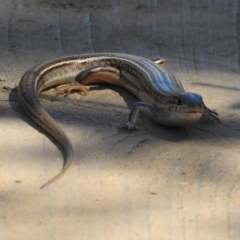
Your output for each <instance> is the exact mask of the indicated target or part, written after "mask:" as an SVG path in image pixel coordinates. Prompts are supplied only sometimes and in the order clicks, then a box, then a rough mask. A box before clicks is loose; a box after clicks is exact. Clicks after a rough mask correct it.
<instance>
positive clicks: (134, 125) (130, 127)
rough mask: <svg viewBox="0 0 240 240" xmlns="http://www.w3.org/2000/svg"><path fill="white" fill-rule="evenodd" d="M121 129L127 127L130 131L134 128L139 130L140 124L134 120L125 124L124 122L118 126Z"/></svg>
mask: <svg viewBox="0 0 240 240" xmlns="http://www.w3.org/2000/svg"><path fill="white" fill-rule="evenodd" d="M118 128H119V129H127V130H128V131H129V132H131V131H133V130H138V126H137V125H136V124H134V123H133V122H132V121H128V122H126V123H125V124H122V125H120V126H119V127H118Z"/></svg>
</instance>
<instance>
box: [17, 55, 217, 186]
mask: <svg viewBox="0 0 240 240" xmlns="http://www.w3.org/2000/svg"><path fill="white" fill-rule="evenodd" d="M163 63H164V60H163V59H153V60H149V59H146V58H143V57H139V56H135V55H129V54H121V53H100V54H83V55H79V56H73V57H67V58H63V59H59V60H55V61H51V62H47V63H43V64H41V65H38V66H36V67H34V68H32V69H30V70H28V71H27V72H26V73H25V74H24V75H23V76H22V78H21V80H20V83H19V86H18V97H19V101H20V104H21V105H22V108H23V110H24V111H25V112H26V114H27V115H28V116H29V117H30V118H31V119H32V120H33V121H34V122H36V123H37V124H38V125H39V126H40V127H41V128H43V129H44V130H45V131H46V132H47V133H48V134H49V135H50V136H51V137H53V138H54V139H55V140H56V141H57V143H59V145H60V146H61V147H62V149H63V150H64V152H65V154H66V156H65V163H64V165H63V168H62V170H61V172H60V173H59V174H57V175H56V176H55V177H53V178H52V179H50V180H49V181H47V182H46V183H45V184H43V185H42V186H41V188H43V187H46V186H47V185H49V184H51V183H53V182H55V181H56V180H57V179H59V178H60V177H61V176H62V175H63V174H64V173H65V172H66V171H67V169H68V168H69V167H70V165H71V163H72V161H73V157H74V150H73V147H72V144H71V142H70V140H69V139H68V137H67V136H66V134H65V133H64V131H63V130H62V128H61V127H60V126H59V125H58V124H57V123H56V122H55V120H54V119H53V118H52V117H51V116H50V115H49V114H48V113H47V112H46V111H45V109H44V108H43V107H42V105H41V103H40V101H39V97H38V96H39V94H40V93H41V92H42V91H44V90H46V89H48V88H51V87H56V86H60V85H64V84H67V86H64V87H63V88H62V90H61V91H60V94H62V93H70V92H71V91H76V90H77V91H79V92H80V93H81V94H82V95H86V94H87V93H88V87H87V86H86V85H88V84H92V83H101V82H107V83H110V84H114V85H118V86H120V87H123V88H125V89H127V90H128V91H130V92H131V93H133V94H134V95H135V96H136V97H137V98H138V99H139V100H140V101H139V102H137V103H136V104H135V105H134V106H133V108H132V110H131V112H130V115H129V119H128V121H127V123H126V124H125V125H123V127H125V128H127V129H129V130H133V129H136V128H137V122H138V118H139V115H140V113H143V114H146V115H148V116H150V117H151V118H152V119H153V120H154V121H155V122H157V123H159V124H161V125H165V126H185V125H189V124H192V123H194V122H196V121H198V120H199V119H204V120H206V121H209V122H214V123H215V122H219V118H218V114H217V113H216V112H214V111H212V110H210V109H208V108H207V107H206V106H205V104H204V103H203V100H202V97H201V96H200V95H199V94H196V93H189V92H185V90H184V88H183V86H182V84H181V82H180V80H179V79H178V78H177V77H175V76H174V75H173V74H172V73H171V72H169V71H168V70H166V69H165V68H164V67H163V66H162V65H163Z"/></svg>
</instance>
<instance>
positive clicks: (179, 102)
mask: <svg viewBox="0 0 240 240" xmlns="http://www.w3.org/2000/svg"><path fill="white" fill-rule="evenodd" d="M169 102H170V103H174V104H176V105H178V106H181V105H183V101H182V99H180V98H178V97H174V98H172V99H170V101H169Z"/></svg>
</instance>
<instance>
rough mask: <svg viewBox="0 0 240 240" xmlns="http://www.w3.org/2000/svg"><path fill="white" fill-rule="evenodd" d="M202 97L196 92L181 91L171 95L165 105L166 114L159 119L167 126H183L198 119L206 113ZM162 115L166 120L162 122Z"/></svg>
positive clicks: (158, 118)
mask: <svg viewBox="0 0 240 240" xmlns="http://www.w3.org/2000/svg"><path fill="white" fill-rule="evenodd" d="M204 110H205V106H204V103H203V100H202V97H201V96H200V95H199V94H196V93H186V92H183V93H180V94H174V95H171V96H169V98H168V99H167V102H165V106H164V114H163V115H162V116H161V113H160V112H159V116H158V117H157V121H158V122H159V123H161V124H164V125H167V126H175V127H181V126H185V125H189V124H192V123H195V122H196V121H198V120H199V119H200V118H201V117H202V116H203V113H204ZM161 117H162V118H163V119H164V122H161Z"/></svg>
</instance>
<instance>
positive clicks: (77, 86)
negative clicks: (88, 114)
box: [52, 81, 89, 101]
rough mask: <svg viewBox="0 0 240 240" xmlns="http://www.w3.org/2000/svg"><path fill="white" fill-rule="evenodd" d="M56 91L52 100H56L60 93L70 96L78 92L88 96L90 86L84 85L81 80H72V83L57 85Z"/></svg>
mask: <svg viewBox="0 0 240 240" xmlns="http://www.w3.org/2000/svg"><path fill="white" fill-rule="evenodd" d="M55 91H56V93H55V94H54V96H53V97H52V101H54V100H55V99H56V98H57V97H58V96H59V95H64V96H68V95H69V94H72V93H73V92H78V93H79V94H81V95H83V96H86V95H87V94H88V92H89V87H88V86H84V85H82V84H81V83H79V82H76V81H74V82H72V83H70V84H64V85H60V86H57V87H56V88H55Z"/></svg>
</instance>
